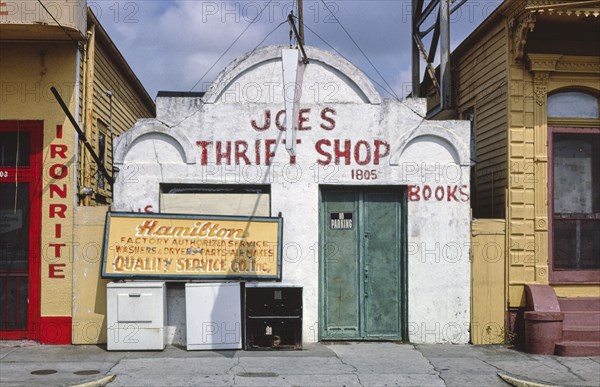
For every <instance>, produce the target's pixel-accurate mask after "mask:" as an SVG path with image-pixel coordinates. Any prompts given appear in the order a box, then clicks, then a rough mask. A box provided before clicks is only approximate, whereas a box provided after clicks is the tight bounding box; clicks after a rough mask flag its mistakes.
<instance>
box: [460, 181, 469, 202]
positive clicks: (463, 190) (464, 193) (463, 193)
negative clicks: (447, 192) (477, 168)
mask: <svg viewBox="0 0 600 387" xmlns="http://www.w3.org/2000/svg"><path fill="white" fill-rule="evenodd" d="M468 189H469V186H466V185H461V186H460V199H461V200H462V201H463V202H468V201H469V199H470V198H471V195H470V194H469V191H468Z"/></svg>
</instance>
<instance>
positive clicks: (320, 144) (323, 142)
mask: <svg viewBox="0 0 600 387" xmlns="http://www.w3.org/2000/svg"><path fill="white" fill-rule="evenodd" d="M323 146H327V147H330V146H331V141H329V140H326V139H321V140H319V141H317V142H316V143H315V149H316V150H317V153H318V154H320V155H321V156H323V157H325V160H317V163H318V164H319V165H329V164H330V163H331V153H329V152H327V151H325V150H324V149H323Z"/></svg>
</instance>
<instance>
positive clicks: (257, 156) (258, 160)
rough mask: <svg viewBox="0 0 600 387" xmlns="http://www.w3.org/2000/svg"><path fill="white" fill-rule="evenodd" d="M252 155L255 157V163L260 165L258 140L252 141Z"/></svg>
mask: <svg viewBox="0 0 600 387" xmlns="http://www.w3.org/2000/svg"><path fill="white" fill-rule="evenodd" d="M254 146H255V147H254V157H256V165H260V140H256V141H255V142H254Z"/></svg>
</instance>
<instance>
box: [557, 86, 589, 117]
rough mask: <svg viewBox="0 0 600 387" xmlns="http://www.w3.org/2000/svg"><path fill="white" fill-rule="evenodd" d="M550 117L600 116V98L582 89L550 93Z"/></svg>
mask: <svg viewBox="0 0 600 387" xmlns="http://www.w3.org/2000/svg"><path fill="white" fill-rule="evenodd" d="M548 117H553V118H600V112H599V106H598V98H596V97H595V96H593V95H590V94H587V93H582V92H580V91H565V92H562V93H556V94H552V95H549V96H548Z"/></svg>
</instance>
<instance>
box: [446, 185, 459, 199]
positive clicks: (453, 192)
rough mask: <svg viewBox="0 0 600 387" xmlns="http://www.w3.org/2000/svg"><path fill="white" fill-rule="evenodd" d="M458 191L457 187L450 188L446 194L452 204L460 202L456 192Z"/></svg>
mask: <svg viewBox="0 0 600 387" xmlns="http://www.w3.org/2000/svg"><path fill="white" fill-rule="evenodd" d="M457 189H458V187H457V186H451V185H449V186H448V191H447V194H446V199H447V200H448V201H449V202H451V201H452V200H454V201H455V202H457V201H458V198H457V197H456V190H457Z"/></svg>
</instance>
